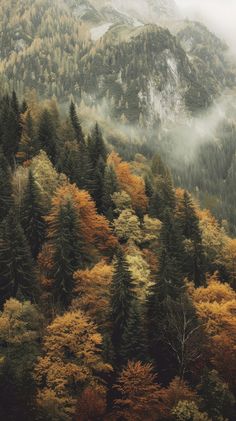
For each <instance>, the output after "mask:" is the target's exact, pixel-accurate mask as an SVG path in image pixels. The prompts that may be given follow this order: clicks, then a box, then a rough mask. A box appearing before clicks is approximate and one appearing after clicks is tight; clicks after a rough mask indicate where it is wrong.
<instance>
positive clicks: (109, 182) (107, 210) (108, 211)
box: [101, 164, 119, 220]
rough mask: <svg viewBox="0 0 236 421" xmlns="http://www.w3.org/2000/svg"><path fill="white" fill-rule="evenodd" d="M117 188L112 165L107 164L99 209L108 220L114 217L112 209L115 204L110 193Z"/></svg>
mask: <svg viewBox="0 0 236 421" xmlns="http://www.w3.org/2000/svg"><path fill="white" fill-rule="evenodd" d="M118 190H119V187H118V181H117V177H116V173H115V171H114V169H113V167H112V166H111V165H109V164H107V165H106V167H105V171H104V179H103V192H102V201H101V210H102V213H103V214H104V215H105V216H106V217H107V218H108V219H109V220H112V219H113V217H114V215H113V211H114V209H115V205H114V202H113V200H112V195H113V194H114V193H116V192H118Z"/></svg>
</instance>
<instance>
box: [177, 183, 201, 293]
mask: <svg viewBox="0 0 236 421" xmlns="http://www.w3.org/2000/svg"><path fill="white" fill-rule="evenodd" d="M177 222H178V225H179V228H180V230H181V233H182V235H183V237H184V238H185V239H186V240H190V242H191V243H190V244H189V247H188V250H187V252H186V261H185V265H184V270H185V274H186V277H189V278H190V279H191V280H194V282H195V284H196V285H200V284H201V282H202V280H203V279H204V270H203V268H204V260H205V259H204V251H203V245H202V237H201V232H200V227H199V220H198V217H197V215H196V211H195V207H194V204H193V202H192V199H191V196H190V194H189V193H188V192H186V191H185V192H184V195H183V197H182V198H181V199H180V203H179V211H178V214H177Z"/></svg>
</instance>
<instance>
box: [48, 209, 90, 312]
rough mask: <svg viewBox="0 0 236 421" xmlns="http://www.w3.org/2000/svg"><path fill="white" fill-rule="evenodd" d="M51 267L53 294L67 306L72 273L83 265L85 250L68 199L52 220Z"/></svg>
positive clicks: (70, 292) (71, 284) (72, 281)
mask: <svg viewBox="0 0 236 421" xmlns="http://www.w3.org/2000/svg"><path fill="white" fill-rule="evenodd" d="M53 230H54V234H53V238H52V240H51V242H52V248H53V268H52V271H51V275H52V278H53V279H54V294H55V297H56V301H57V303H58V304H62V305H63V306H64V307H67V306H68V305H69V304H70V301H71V298H72V291H73V287H74V279H73V274H74V272H75V271H76V270H77V269H82V268H83V267H84V263H85V258H86V251H85V247H84V241H83V239H82V237H81V234H80V232H81V231H80V225H79V221H78V216H77V214H76V212H75V210H74V208H73V205H72V203H71V202H70V201H68V202H67V204H66V205H63V206H61V207H60V210H59V214H58V216H57V217H56V220H54V221H53Z"/></svg>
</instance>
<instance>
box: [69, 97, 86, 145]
mask: <svg viewBox="0 0 236 421" xmlns="http://www.w3.org/2000/svg"><path fill="white" fill-rule="evenodd" d="M69 114H70V121H71V124H72V126H73V129H74V132H75V138H76V140H77V142H78V143H81V142H84V134H83V131H82V127H81V124H80V121H79V117H78V115H77V112H76V108H75V104H74V102H73V101H71V103H70V113H69Z"/></svg>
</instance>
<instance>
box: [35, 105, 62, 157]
mask: <svg viewBox="0 0 236 421" xmlns="http://www.w3.org/2000/svg"><path fill="white" fill-rule="evenodd" d="M56 141H57V136H56V129H55V125H54V122H53V118H52V116H51V114H50V112H49V111H48V110H47V109H45V110H44V111H43V112H42V114H41V116H40V119H39V128H38V133H37V144H38V146H39V148H42V149H44V150H45V152H46V153H47V155H48V157H49V158H50V160H51V161H52V163H53V164H55V162H56V152H57V150H56Z"/></svg>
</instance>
